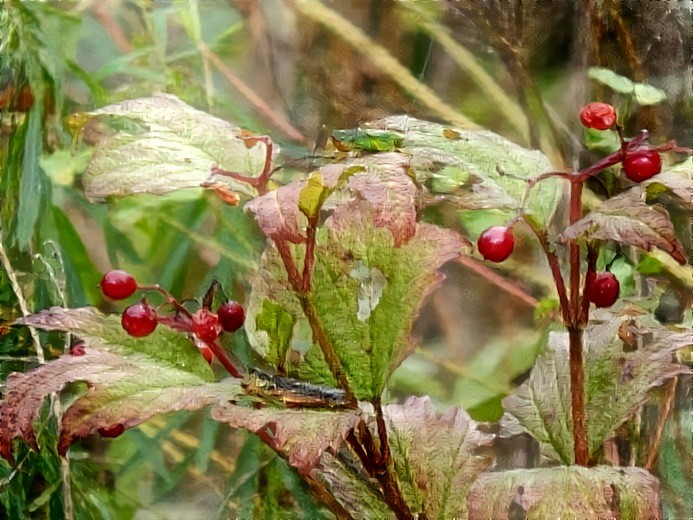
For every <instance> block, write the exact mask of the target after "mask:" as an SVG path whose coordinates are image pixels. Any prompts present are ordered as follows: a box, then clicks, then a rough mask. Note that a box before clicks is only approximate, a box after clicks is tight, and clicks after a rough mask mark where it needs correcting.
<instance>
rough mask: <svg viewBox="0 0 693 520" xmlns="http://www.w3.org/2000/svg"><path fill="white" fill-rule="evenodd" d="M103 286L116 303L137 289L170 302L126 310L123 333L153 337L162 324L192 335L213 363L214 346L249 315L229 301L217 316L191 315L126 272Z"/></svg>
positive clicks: (111, 276)
mask: <svg viewBox="0 0 693 520" xmlns="http://www.w3.org/2000/svg"><path fill="white" fill-rule="evenodd" d="M100 285H101V291H102V292H103V294H104V296H106V297H107V298H110V299H112V300H124V299H125V298H129V297H130V296H132V295H133V294H134V293H135V292H136V291H137V289H140V290H148V291H156V292H159V293H161V294H163V295H164V296H165V297H166V302H165V303H164V304H162V305H161V306H159V307H158V308H154V307H152V306H150V305H149V303H148V302H147V300H146V298H142V300H141V301H139V302H137V303H135V304H133V305H130V306H129V307H128V308H127V309H125V311H123V314H122V317H121V324H122V326H123V329H125V331H126V332H127V333H128V334H129V335H130V336H134V337H136V338H142V337H145V336H149V335H150V334H151V333H152V332H154V330H155V329H156V327H157V326H158V324H159V323H161V324H164V325H166V326H168V327H171V328H172V329H174V330H178V331H181V332H188V333H189V334H191V335H192V336H193V338H194V339H195V340H196V341H195V342H196V344H197V345H198V348H199V349H200V352H201V353H202V355H203V356H204V358H205V359H206V360H207V361H208V362H210V363H211V362H212V359H213V358H214V355H213V349H212V348H210V344H214V343H215V342H216V340H217V339H218V338H219V336H221V334H223V333H224V332H236V331H237V330H238V329H240V328H241V327H242V326H243V321H244V320H245V311H244V310H243V307H242V306H241V304H239V303H238V302H235V301H230V300H229V301H226V302H224V303H223V304H221V305H220V306H219V308H218V309H217V312H216V313H214V312H212V311H211V310H210V309H209V308H207V307H202V308H200V309H198V310H197V311H195V312H190V311H189V310H188V309H187V308H186V307H184V306H183V305H182V304H180V303H179V302H178V301H177V300H176V299H175V298H174V297H173V296H172V295H171V294H170V293H169V292H168V291H166V290H164V289H162V288H161V287H159V286H157V285H140V284H138V283H137V281H136V280H135V278H134V277H133V276H132V275H130V274H129V273H127V272H125V271H120V270H114V271H109V272H108V273H106V274H105V275H104V277H103V279H102V280H101V284H100ZM166 305H171V306H173V308H174V311H175V312H174V314H173V315H172V316H171V315H164V314H161V312H160V310H161V307H163V306H166ZM82 352H83V350H82Z"/></svg>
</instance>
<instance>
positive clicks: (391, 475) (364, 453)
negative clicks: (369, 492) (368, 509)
mask: <svg viewBox="0 0 693 520" xmlns="http://www.w3.org/2000/svg"><path fill="white" fill-rule="evenodd" d="M374 406H375V408H376V414H377V416H376V421H377V427H378V436H379V437H380V439H381V440H380V444H381V446H380V449H378V448H377V447H376V445H375V443H374V442H373V435H371V431H370V429H369V428H368V426H366V423H365V422H364V421H361V422H359V424H358V431H359V437H357V436H356V434H355V433H354V431H353V430H352V431H350V432H349V433H348V434H347V437H346V440H347V442H348V443H349V444H350V445H351V447H352V448H353V450H354V453H356V455H357V456H358V458H359V459H360V460H361V464H363V467H364V468H365V470H366V471H367V472H368V474H369V475H370V476H371V477H372V478H375V479H376V480H377V481H378V483H379V484H380V488H381V492H382V495H383V500H384V501H385V503H386V504H387V505H388V506H389V507H390V509H392V511H393V512H394V513H395V516H396V517H397V518H398V519H400V520H413V518H414V515H413V514H412V512H411V511H410V509H409V506H407V503H406V502H405V501H404V497H403V496H402V493H401V491H400V489H399V485H398V483H397V477H396V475H395V472H394V466H393V463H392V459H391V458H390V456H389V448H385V447H387V431H386V430H385V420H384V418H383V415H382V408H381V407H380V403H379V401H378V400H376V401H375V402H374ZM381 432H384V434H383V433H381ZM383 435H384V436H385V437H384V439H385V443H384V444H383V440H382V439H383ZM383 452H387V458H388V460H387V461H385V460H384V459H383ZM418 518H420V519H422V520H423V519H424V516H422V515H421V514H419V516H418Z"/></svg>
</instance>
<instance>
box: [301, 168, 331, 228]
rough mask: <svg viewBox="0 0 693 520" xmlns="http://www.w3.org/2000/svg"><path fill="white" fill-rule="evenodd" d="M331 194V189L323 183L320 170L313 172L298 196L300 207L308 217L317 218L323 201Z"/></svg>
mask: <svg viewBox="0 0 693 520" xmlns="http://www.w3.org/2000/svg"><path fill="white" fill-rule="evenodd" d="M328 195H329V190H328V188H326V187H325V186H324V185H323V183H322V175H320V172H313V173H311V174H310V177H308V182H307V184H306V185H305V187H304V188H303V189H302V190H301V192H300V193H299V196H298V209H300V210H301V213H303V214H304V215H305V216H306V217H307V218H309V219H310V218H316V217H317V216H318V213H319V211H320V208H321V207H322V204H323V202H325V199H326V198H327V196H328Z"/></svg>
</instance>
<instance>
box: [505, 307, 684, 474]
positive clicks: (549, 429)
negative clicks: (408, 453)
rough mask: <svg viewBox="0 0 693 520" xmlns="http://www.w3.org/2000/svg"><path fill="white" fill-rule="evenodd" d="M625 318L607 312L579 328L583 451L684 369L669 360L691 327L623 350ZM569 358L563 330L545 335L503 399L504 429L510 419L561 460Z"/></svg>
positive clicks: (568, 450)
mask: <svg viewBox="0 0 693 520" xmlns="http://www.w3.org/2000/svg"><path fill="white" fill-rule="evenodd" d="M630 319H631V318H630V317H628V316H620V317H619V316H615V315H610V316H609V319H608V321H604V322H597V321H593V322H592V323H591V325H590V327H588V329H587V330H586V331H585V339H584V359H585V407H586V411H587V416H588V417H590V420H589V422H588V440H589V451H590V453H595V452H596V451H597V450H598V449H599V448H600V447H601V445H602V444H603V443H604V441H605V440H606V439H607V438H608V437H609V436H610V435H611V434H612V432H613V431H614V430H615V429H616V428H618V426H620V425H621V424H622V423H623V422H624V421H625V420H626V419H627V418H628V417H629V416H630V415H631V414H632V413H633V412H634V411H636V410H637V409H638V408H639V407H640V406H642V405H643V404H644V403H645V402H646V401H647V399H648V395H647V392H648V391H649V390H650V389H651V388H654V387H656V386H658V385H660V384H662V383H663V382H664V381H665V380H666V379H668V378H671V377H674V376H676V375H678V374H683V373H690V370H689V369H688V368H687V367H686V366H684V365H680V364H676V363H672V362H671V359H672V355H673V353H674V352H676V350H678V349H681V348H683V347H685V346H687V345H691V344H693V331H691V330H688V331H686V332H681V333H672V332H668V331H664V332H662V331H660V332H659V334H658V335H657V336H655V338H654V339H652V340H651V341H650V342H649V343H647V344H645V345H644V346H643V347H641V348H639V349H638V350H635V351H632V352H625V351H624V350H623V346H622V342H621V340H620V339H619V338H618V332H619V328H620V327H621V325H622V324H623V323H624V322H625V321H627V320H630ZM569 367H570V364H569V355H568V337H567V333H557V332H554V333H552V334H551V335H550V338H549V344H548V347H547V350H546V351H545V352H544V353H543V354H541V355H540V356H539V358H538V359H537V362H536V364H535V366H534V368H533V369H532V372H531V373H530V376H529V380H528V381H526V382H525V383H523V384H522V386H520V387H519V388H518V389H517V390H516V391H515V392H514V393H513V394H512V395H510V396H508V397H506V398H505V399H504V400H503V406H504V408H505V409H506V410H507V412H508V413H507V414H506V417H505V418H504V422H505V425H506V427H507V429H509V430H511V431H512V430H516V424H513V423H514V420H517V421H519V423H520V424H521V425H522V426H523V427H524V429H525V430H526V431H528V432H529V433H530V434H531V435H532V436H533V437H534V438H535V439H537V440H538V441H539V443H540V445H541V448H542V450H543V451H544V453H545V454H546V455H549V456H552V457H554V458H558V459H559V460H560V461H561V462H563V463H564V464H572V463H573V460H574V459H573V457H574V453H573V437H572V414H571V404H570V403H571V396H570V395H571V394H570V368H569Z"/></svg>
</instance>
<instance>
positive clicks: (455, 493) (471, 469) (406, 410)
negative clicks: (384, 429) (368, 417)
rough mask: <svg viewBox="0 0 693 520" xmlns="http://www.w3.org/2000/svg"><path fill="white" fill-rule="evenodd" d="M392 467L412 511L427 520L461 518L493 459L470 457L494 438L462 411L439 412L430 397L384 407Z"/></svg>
mask: <svg viewBox="0 0 693 520" xmlns="http://www.w3.org/2000/svg"><path fill="white" fill-rule="evenodd" d="M384 413H385V418H386V421H387V426H388V431H389V437H390V445H391V448H392V454H393V457H394V460H395V468H396V470H397V475H398V477H399V480H400V485H401V488H402V493H403V494H404V496H405V498H406V499H407V502H408V503H409V506H410V507H411V508H412V512H416V513H419V512H422V513H426V515H427V517H428V518H453V517H454V518H465V517H466V509H467V503H466V496H467V492H468V491H469V488H470V487H471V485H472V483H473V482H474V480H475V479H476V478H477V476H478V475H479V473H481V472H482V471H484V470H485V469H486V468H487V467H488V466H489V465H490V464H491V460H490V459H489V458H487V457H481V456H477V455H475V454H474V450H475V449H476V448H478V447H479V446H483V445H487V444H490V443H491V442H492V440H493V436H492V435H488V434H485V433H482V432H480V431H479V430H478V429H477V423H476V422H475V421H473V420H472V419H471V418H470V417H469V415H467V413H466V412H465V411H464V410H462V409H461V408H451V409H450V410H448V411H447V412H445V413H444V414H439V413H438V412H437V411H436V409H435V407H434V406H433V403H432V402H431V399H430V398H429V397H410V398H409V399H407V401H406V402H405V403H404V404H403V405H390V406H386V407H385V410H384Z"/></svg>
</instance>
